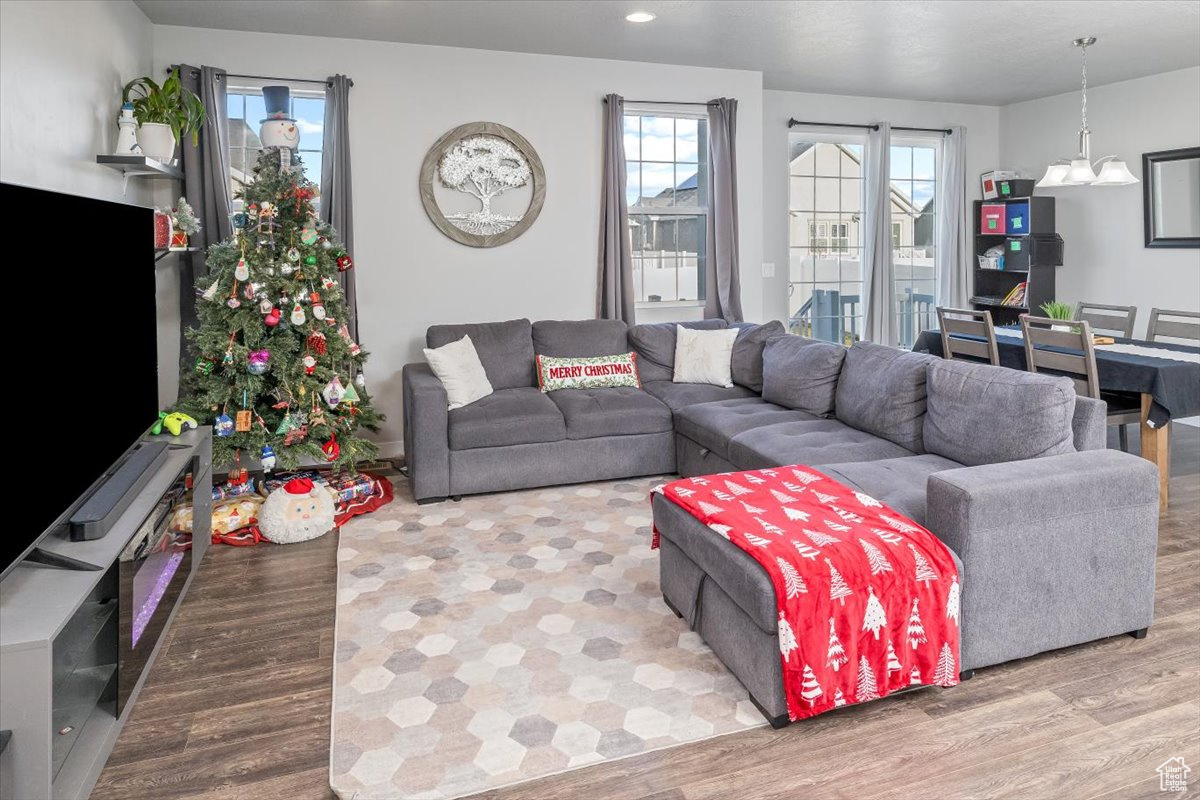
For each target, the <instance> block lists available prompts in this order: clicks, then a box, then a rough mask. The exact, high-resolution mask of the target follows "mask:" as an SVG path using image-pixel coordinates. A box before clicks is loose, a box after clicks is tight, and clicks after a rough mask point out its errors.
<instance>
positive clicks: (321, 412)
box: [308, 406, 327, 430]
mask: <svg viewBox="0 0 1200 800" xmlns="http://www.w3.org/2000/svg"><path fill="white" fill-rule="evenodd" d="M326 424H327V423H326V422H325V409H323V408H321V407H320V406H313V409H312V411H311V412H309V415H308V427H309V429H310V430H311V429H312V428H316V427H318V426H320V425H326Z"/></svg>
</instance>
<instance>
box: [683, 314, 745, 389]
mask: <svg viewBox="0 0 1200 800" xmlns="http://www.w3.org/2000/svg"><path fill="white" fill-rule="evenodd" d="M737 336H738V332H737V330H736V329H735V328H724V329H722V330H716V331H694V330H692V329H691V328H685V327H683V326H682V325H680V326H678V327H677V329H676V331H675V372H674V373H673V374H672V375H671V380H673V381H675V382H676V383H709V384H712V385H713V386H723V387H724V388H726V389H730V388H733V343H734V340H736V339H737Z"/></svg>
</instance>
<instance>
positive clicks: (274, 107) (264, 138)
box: [258, 86, 300, 157]
mask: <svg viewBox="0 0 1200 800" xmlns="http://www.w3.org/2000/svg"><path fill="white" fill-rule="evenodd" d="M291 95H292V90H291V89H290V88H289V87H287V86H264V87H263V104H264V105H265V106H266V108H267V118H266V119H264V120H260V122H261V123H262V127H260V128H259V129H258V138H259V140H260V141H261V142H262V145H263V147H278V148H280V149H281V150H287V151H292V150H295V149H296V148H297V147H299V146H300V129H299V128H298V127H296V120H295V119H294V118H292V117H291V116H290V109H291V105H292V103H291ZM282 156H283V154H282V153H281V157H282ZM288 156H289V157H290V152H289V153H288Z"/></svg>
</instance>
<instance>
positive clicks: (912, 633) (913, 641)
mask: <svg viewBox="0 0 1200 800" xmlns="http://www.w3.org/2000/svg"><path fill="white" fill-rule="evenodd" d="M918 600H919V598H916V597H914V598H913V610H912V614H910V615H909V617H908V643H909V645H910V646H912V647H916V646H917V645H919V644H924V643H925V642H926V641H927V640H926V638H925V626H924V625H923V624H922V623H921V615H920V613H918V611H917V602H918Z"/></svg>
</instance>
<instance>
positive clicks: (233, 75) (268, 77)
mask: <svg viewBox="0 0 1200 800" xmlns="http://www.w3.org/2000/svg"><path fill="white" fill-rule="evenodd" d="M178 68H179V65H178V64H175V65H173V66H170V67H167V72H168V73H169V72H173V71H175V70H176V69H178ZM225 74H226V75H228V76H229V77H230V78H247V79H249V80H252V81H279V82H280V83H319V84H321V85H323V86H328V85H329V79H328V78H326V79H325V80H321V81H313V80H309V79H308V78H276V77H274V76H271V75H240V74H238V73H236V72H227V73H225ZM350 85H351V86H353V85H354V81H350Z"/></svg>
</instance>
